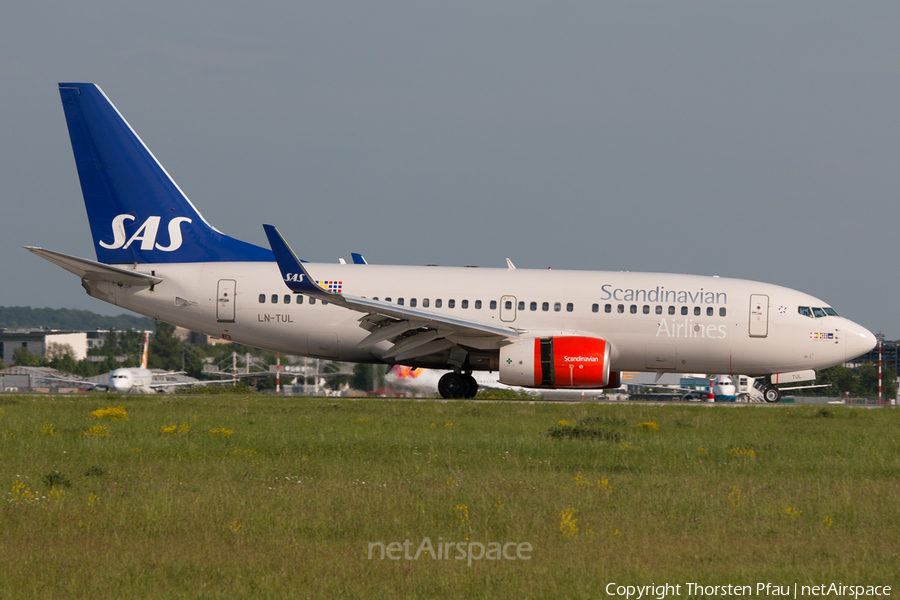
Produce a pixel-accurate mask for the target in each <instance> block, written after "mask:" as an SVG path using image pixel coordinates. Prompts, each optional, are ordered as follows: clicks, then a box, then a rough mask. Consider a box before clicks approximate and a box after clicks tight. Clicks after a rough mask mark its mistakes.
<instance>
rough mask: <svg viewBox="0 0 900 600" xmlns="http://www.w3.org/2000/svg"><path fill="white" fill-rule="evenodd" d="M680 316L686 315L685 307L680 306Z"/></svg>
mask: <svg viewBox="0 0 900 600" xmlns="http://www.w3.org/2000/svg"><path fill="white" fill-rule="evenodd" d="M681 314H683V315H686V314H687V306H682V307H681Z"/></svg>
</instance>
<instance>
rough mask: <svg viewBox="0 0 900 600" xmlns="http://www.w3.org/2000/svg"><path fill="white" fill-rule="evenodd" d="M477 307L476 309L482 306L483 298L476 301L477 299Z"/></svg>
mask: <svg viewBox="0 0 900 600" xmlns="http://www.w3.org/2000/svg"><path fill="white" fill-rule="evenodd" d="M475 308H476V309H479V308H481V300H476V301H475Z"/></svg>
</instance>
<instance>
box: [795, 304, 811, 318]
mask: <svg viewBox="0 0 900 600" xmlns="http://www.w3.org/2000/svg"><path fill="white" fill-rule="evenodd" d="M797 312H798V313H800V314H801V315H803V316H804V317H812V311H811V310H809V307H808V306H798V307H797Z"/></svg>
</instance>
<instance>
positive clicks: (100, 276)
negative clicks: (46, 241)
mask: <svg viewBox="0 0 900 600" xmlns="http://www.w3.org/2000/svg"><path fill="white" fill-rule="evenodd" d="M24 248H25V249H26V250H28V251H29V252H31V253H33V254H37V255H38V256H40V257H41V258H43V259H46V260H49V261H50V262H52V263H53V264H54V265H57V266H59V267H62V268H63V269H65V270H66V271H68V272H70V273H74V274H75V275H78V276H79V277H81V278H82V279H86V280H88V281H109V282H110V283H115V284H118V285H129V286H150V285H155V284H157V283H161V282H162V278H161V277H156V276H155V275H150V274H149V273H141V272H140V271H132V270H130V269H122V268H119V267H113V266H110V265H104V264H103V263H98V262H94V261H92V260H88V259H86V258H78V257H77V256H70V255H68V254H63V253H62V252H54V251H53V250H47V249H45V248H37V247H35V246H24Z"/></svg>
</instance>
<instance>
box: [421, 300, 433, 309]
mask: <svg viewBox="0 0 900 600" xmlns="http://www.w3.org/2000/svg"><path fill="white" fill-rule="evenodd" d="M430 304H431V302H429V301H428V298H422V308H428V306H429V305H430Z"/></svg>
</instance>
